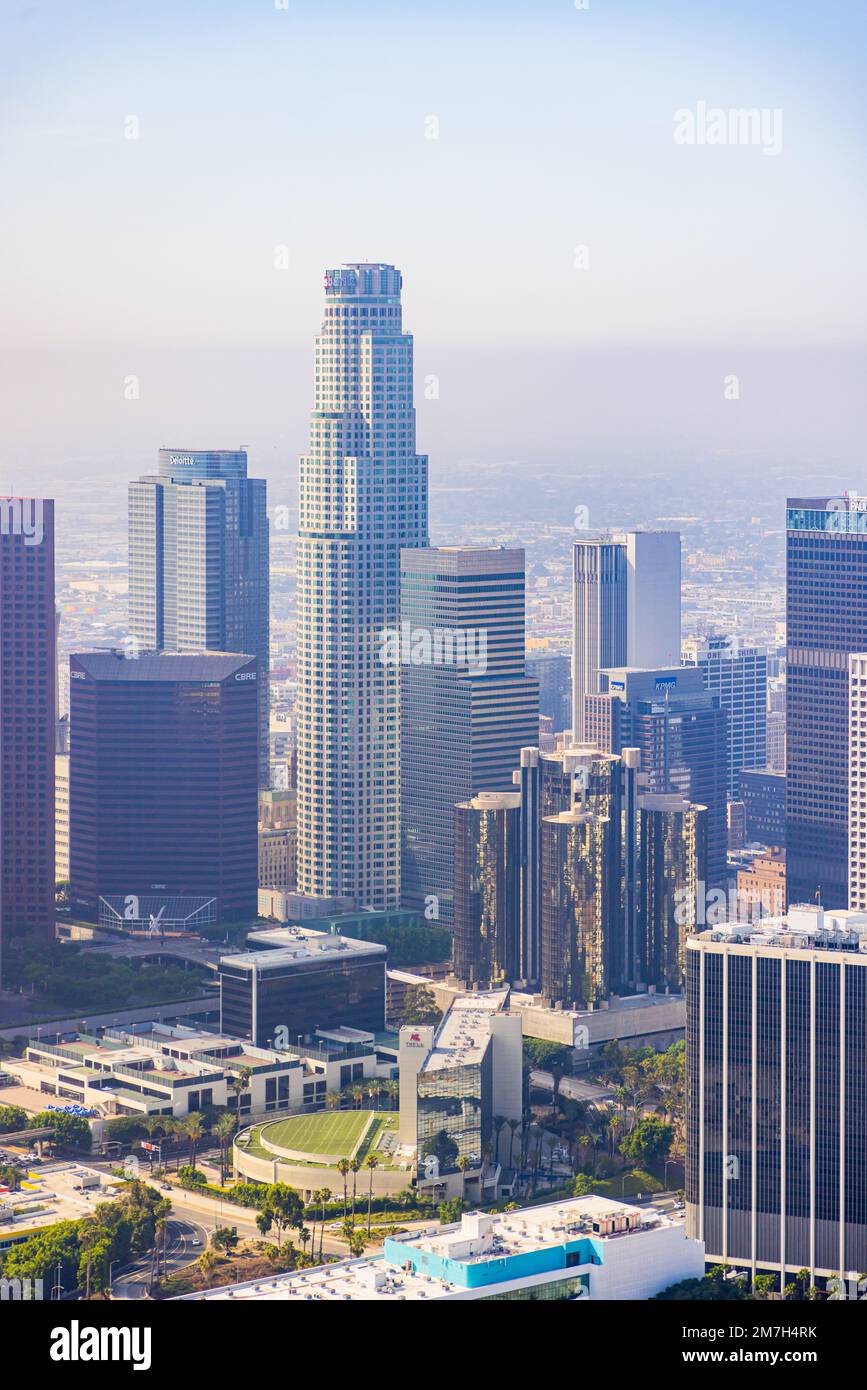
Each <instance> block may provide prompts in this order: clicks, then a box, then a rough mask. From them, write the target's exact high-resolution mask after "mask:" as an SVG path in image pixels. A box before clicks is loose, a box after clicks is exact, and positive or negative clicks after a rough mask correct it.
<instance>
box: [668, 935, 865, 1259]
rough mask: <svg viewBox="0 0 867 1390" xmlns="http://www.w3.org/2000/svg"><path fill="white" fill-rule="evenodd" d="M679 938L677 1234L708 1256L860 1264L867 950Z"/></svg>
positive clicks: (851, 945)
mask: <svg viewBox="0 0 867 1390" xmlns="http://www.w3.org/2000/svg"><path fill="white" fill-rule="evenodd" d="M848 951H851V952H852V953H851V954H849V953H846V954H844V952H847V947H846V945H845V944H842V945H840V946H838V948H837V950H836V952H835V951H834V950H821V949H817V950H805V949H803V948H802V949H798V950H796V951H791V950H785V949H773V948H771V949H769V948H767V947H765V948H763V947H762V946H761V945H752V944H743V945H737V946H726V945H722V944H719V943H714V942H712V941H710V940H706V939H704V938H695V937H693V938H691V939H690V940H689V941H688V942H687V950H686V957H687V969H686V998H687V1091H686V1099H687V1106H686V1123H687V1171H686V1203H687V1234H688V1235H690V1236H695V1237H697V1238H698V1239H700V1240H704V1242H705V1245H706V1251H707V1259H708V1260H709V1261H714V1262H717V1261H729V1262H730V1263H732V1264H736V1265H741V1266H748V1267H750V1268H751V1269H753V1270H754V1271H755V1270H756V1269H758V1270H760V1271H764V1270H766V1271H775V1272H783V1273H785V1275H791V1274H795V1273H797V1271H798V1270H800V1269H802V1268H806V1269H807V1270H809V1271H810V1272H811V1274H812V1275H818V1276H820V1277H829V1276H833V1275H840V1276H846V1275H848V1274H849V1273H850V1272H853V1271H855V1272H858V1273H859V1274H860V1273H861V1272H863V1271H864V1269H865V1268H867V956H862V955H861V954H859V952H858V943H857V940H854V941H850V942H849V946H848Z"/></svg>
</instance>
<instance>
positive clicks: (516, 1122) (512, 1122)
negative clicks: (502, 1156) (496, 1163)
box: [506, 1120, 521, 1168]
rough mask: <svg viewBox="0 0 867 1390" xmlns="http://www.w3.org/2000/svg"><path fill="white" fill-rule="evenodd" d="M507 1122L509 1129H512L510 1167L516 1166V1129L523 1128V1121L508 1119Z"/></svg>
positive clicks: (510, 1136)
mask: <svg viewBox="0 0 867 1390" xmlns="http://www.w3.org/2000/svg"><path fill="white" fill-rule="evenodd" d="M506 1124H507V1125H508V1126H509V1129H510V1130H511V1134H510V1135H509V1167H510V1168H514V1166H515V1131H516V1130H518V1129H520V1128H521V1121H520V1120H507V1121H506Z"/></svg>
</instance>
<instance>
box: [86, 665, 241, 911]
mask: <svg viewBox="0 0 867 1390" xmlns="http://www.w3.org/2000/svg"><path fill="white" fill-rule="evenodd" d="M258 674H259V672H258V667H257V662H256V659H255V657H250V656H247V655H246V654H245V655H235V654H232V653H227V652H226V653H224V652H209V653H202V654H200V655H196V656H191V655H190V656H186V655H178V654H175V653H167V652H166V653H161V654H156V653H151V654H146V655H142V656H139V657H138V658H135V659H128V658H125V657H123V656H121V655H115V654H114V653H113V652H85V653H80V654H78V655H73V656H72V657H70V688H71V706H72V708H71V719H70V723H71V727H72V737H71V753H70V765H71V775H70V798H69V801H70V859H71V880H72V890H71V891H72V901H73V910H74V911H75V912H76V913H77V914H81V915H83V916H85V917H86V918H87V919H88V920H93V921H102V922H104V923H106V924H109V923H110V924H111V925H115V926H117V925H119V926H124V925H126V926H127V927H132V928H135V927H142V928H143V929H147V927H148V925H149V924H150V922H151V919H152V918H153V919H154V921H155V922H156V924H157V926H158V927H159V926H161V927H163V928H166V927H168V926H169V925H171V926H173V927H184V926H187V927H192V928H194V927H196V926H199V925H207V924H209V923H211V922H214V921H221V920H231V919H239V918H240V919H243V918H250V919H251V918H253V917H255V916H256V908H257V867H258V865H257V728H258V703H257V690H256V685H257V678H258Z"/></svg>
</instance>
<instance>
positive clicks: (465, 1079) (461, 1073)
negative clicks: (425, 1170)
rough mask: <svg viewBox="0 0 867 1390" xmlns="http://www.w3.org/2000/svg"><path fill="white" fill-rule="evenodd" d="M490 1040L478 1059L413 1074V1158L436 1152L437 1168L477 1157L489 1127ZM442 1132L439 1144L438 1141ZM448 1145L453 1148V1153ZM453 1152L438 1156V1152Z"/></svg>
mask: <svg viewBox="0 0 867 1390" xmlns="http://www.w3.org/2000/svg"><path fill="white" fill-rule="evenodd" d="M492 1097H493V1045H492V1043H491V1042H490V1041H489V1042H488V1043H487V1045H486V1047H485V1051H484V1055H483V1056H482V1058H481V1059H480V1061H478V1062H470V1063H467V1064H466V1065H465V1066H448V1067H438V1068H435V1069H433V1070H428V1069H425V1070H423V1071H421V1072H419V1076H418V1101H417V1111H416V1116H417V1135H418V1153H419V1158H420V1159H422V1160H423V1159H424V1158H426V1157H427V1156H428V1154H430V1153H433V1154H435V1155H437V1156H438V1157H440V1172H441V1173H448V1172H454V1171H455V1169H456V1168H457V1160H458V1159H459V1158H466V1159H469V1160H470V1163H471V1165H472V1166H474V1167H475V1166H477V1165H478V1164H479V1163H480V1162H481V1158H482V1154H483V1153H484V1151H485V1149H486V1148H487V1146H488V1144H489V1142H490V1137H491V1132H492V1121H493V1115H492V1105H493V1101H492ZM443 1134H444V1135H445V1140H446V1142H445V1144H443V1142H442V1137H443ZM452 1145H455V1146H456V1147H457V1152H456V1153H454V1150H453V1148H452ZM444 1153H448V1154H449V1155H451V1154H453V1155H454V1156H453V1159H452V1158H449V1159H448V1160H447V1161H445V1162H444V1161H443V1159H442V1157H441V1155H443V1154H444Z"/></svg>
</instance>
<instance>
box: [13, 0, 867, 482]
mask: <svg viewBox="0 0 867 1390" xmlns="http://www.w3.org/2000/svg"><path fill="white" fill-rule="evenodd" d="M280 2H281V0H278V3H280ZM286 6H287V7H286V8H285V9H283V8H277V7H276V6H275V4H274V0H171V2H170V3H169V2H168V0H147V3H142V0H63V2H62V3H61V0H53V3H42V4H38V3H34V4H28V3H26V0H0V49H2V51H3V52H4V54H5V58H6V61H5V63H4V82H3V85H2V88H0V163H2V180H0V200H2V201H0V226H2V233H0V236H2V246H3V253H2V254H3V261H2V284H0V313H2V321H3V327H4V329H5V332H4V334H3V358H2V362H0V379H2V381H3V383H4V390H3V396H4V412H3V414H4V420H3V435H4V442H5V450H4V454H5V457H4V460H3V465H2V466H3V469H4V471H5V472H7V473H8V472H9V471H10V470H11V471H12V472H14V473H15V481H16V484H17V485H18V486H21V485H22V484H21V482H20V477H21V474H22V469H26V470H29V471H31V472H33V475H34V478H35V477H37V476H46V477H52V478H53V477H55V476H58V475H60V474H62V473H63V472H64V471H68V470H69V469H71V468H76V469H78V468H82V467H86V466H87V465H88V463H89V462H90V463H92V465H93V467H94V469H104V468H105V467H106V466H107V465H108V464H109V463H110V461H111V460H112V459H116V460H117V464H118V467H119V468H123V469H126V470H127V471H128V460H130V459H136V460H140V461H141V464H142V466H143V467H150V466H151V464H152V459H153V456H154V455H155V451H156V449H157V447H158V446H159V445H160V444H163V443H167V444H180V445H186V446H190V447H196V446H199V447H209V446H210V447H213V446H217V445H223V446H225V447H233V446H236V445H237V444H239V443H246V444H249V445H251V447H252V448H253V450H254V456H258V460H259V462H260V466H261V467H262V468H263V469H265V470H266V471H268V472H269V474H273V473H274V472H275V470H280V469H281V468H283V467H284V466H286V465H287V464H288V463H289V461H294V458H295V456H296V455H297V453H298V452H299V451H301V450H303V449H304V447H305V444H306V429H307V419H306V417H307V411H308V409H309V404H310V394H311V378H312V339H313V336H314V334H315V333H316V331H317V329H318V325H319V319H320V310H321V299H322V272H323V270H324V268H325V267H326V266H329V265H333V264H338V263H340V262H341V261H343V260H353V259H364V258H366V259H371V260H387V261H391V262H393V263H395V264H397V265H399V266H400V268H401V269H402V271H403V273H404V278H405V293H404V301H405V322H406V326H407V327H408V328H410V329H411V331H412V332H413V333H414V335H415V338H416V356H417V374H418V376H419V377H421V376H422V375H427V374H436V375H437V376H438V377H439V378H440V395H439V399H438V400H437V401H435V402H425V401H424V400H422V399H419V401H418V406H419V445H420V447H421V448H425V449H428V450H429V452H430V453H431V455H432V465H433V466H435V464H436V458H435V457H434V454H435V450H438V451H439V453H440V456H441V458H442V459H443V462H444V464H445V463H448V464H450V465H455V464H459V463H460V462H462V461H471V460H472V459H473V458H482V457H484V458H488V459H490V458H497V457H503V458H513V457H519V458H520V457H524V456H526V457H527V460H528V466H532V464H533V462H534V461H537V460H548V461H550V460H558V459H559V460H564V461H568V459H569V458H571V457H573V456H574V457H576V458H580V457H581V456H582V453H583V452H585V451H586V450H587V449H597V450H601V451H603V452H609V451H610V453H611V454H612V456H616V454H617V451H618V450H619V449H622V450H623V451H624V453H627V454H629V455H630V457H631V458H633V460H634V459H638V460H639V461H640V457H641V453H642V450H643V449H645V448H646V449H648V450H651V451H656V452H657V457H658V454H659V452H662V453H663V454H664V453H665V451H666V450H667V449H670V450H671V451H672V454H681V453H683V454H685V455H686V456H689V455H690V454H692V453H693V452H694V453H695V454H696V455H702V456H707V455H711V454H713V453H714V452H715V451H719V450H725V449H727V448H728V449H733V450H736V451H738V452H741V453H742V452H744V451H747V452H748V451H749V450H751V449H753V450H755V452H756V456H757V458H759V459H761V458H762V457H765V456H766V455H767V454H768V453H771V454H773V455H774V456H780V457H788V456H793V457H794V456H797V455H798V452H799V450H800V451H802V452H803V453H804V454H805V455H807V454H808V455H810V456H811V457H816V456H818V455H821V451H822V449H823V447H825V448H827V450H828V452H829V454H830V455H831V456H833V457H835V458H837V459H839V457H841V456H843V457H845V456H847V454H849V453H850V452H851V454H852V456H853V459H854V458H855V450H856V448H857V447H858V443H859V440H860V439H861V438H862V437H863V424H864V420H863V415H862V414H860V411H861V410H862V407H861V405H860V396H861V395H863V363H864V357H863V352H862V349H863V345H864V311H865V298H867V297H865V258H864V225H865V213H867V207H865V201H867V200H865V179H864V176H865V166H867V161H865V141H867V134H865V129H867V125H865V97H864V91H865V66H867V60H865V57H864V55H865V51H867V43H865V40H867V7H865V6H864V5H862V4H856V3H853V0H822V3H820V4H816V3H814V0H809V2H808V0H726V3H722V0H719V2H718V3H711V0H589V8H588V9H587V10H579V9H576V7H575V3H574V0H526V3H517V2H516V0H461V3H452V2H451V0H400V2H399V3H398V2H397V0H394V3H390V2H389V0H286ZM700 102H704V103H706V104H707V106H708V107H722V108H726V109H727V108H731V107H757V108H766V109H767V110H768V111H769V112H773V111H777V110H779V111H780V112H781V113H782V116H781V120H782V126H781V131H782V148H781V150H780V152H779V153H778V154H768V153H765V152H764V151H763V149H762V148H761V146H760V145H737V146H724V147H721V146H715V147H712V146H708V145H693V146H689V145H680V144H678V143H676V142H675V139H674V126H675V115H674V113H675V112H676V111H677V110H679V109H682V108H689V109H693V110H695V109H696V106H697V103H700ZM432 118H433V119H432ZM778 119H779V118H778ZM136 123H137V125H136ZM136 130H137V134H138V138H137V139H130V138H127V136H128V135H129V134H130V133H136ZM432 133H435V134H437V135H438V138H434V139H431V138H426V136H429V135H430V134H432ZM284 247H285V248H288V269H282V268H278V266H277V265H275V257H276V258H278V259H280V260H281V261H282V259H283V257H284V255H287V253H284V252H283V251H282V250H277V248H284ZM582 247H583V248H586V250H585V251H578V252H576V248H582ZM576 261H577V262H578V264H576ZM729 374H735V375H737V376H738V378H739V385H740V400H738V401H731V400H727V399H725V397H724V386H723V378H724V376H726V375H729ZM131 375H134V376H137V377H138V379H139V383H140V398H139V399H138V400H135V401H129V400H126V399H124V380H125V378H127V377H129V376H131ZM860 453H861V451H860V449H858V456H857V461H858V462H859V463H860ZM7 481H8V480H7V479H6V478H5V477H3V478H0V483H2V484H6V483H7ZM861 481H863V479H862V480H861Z"/></svg>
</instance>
